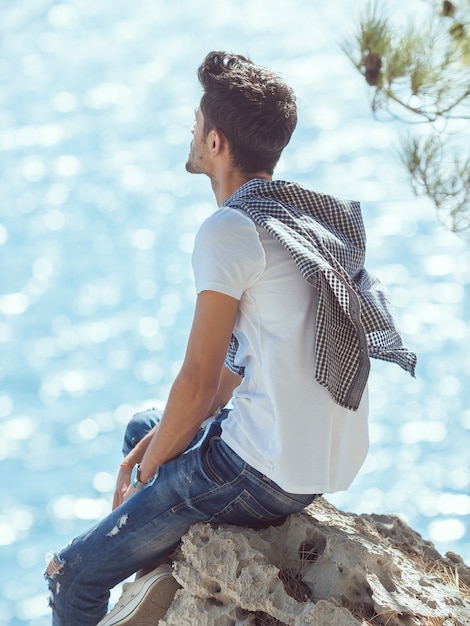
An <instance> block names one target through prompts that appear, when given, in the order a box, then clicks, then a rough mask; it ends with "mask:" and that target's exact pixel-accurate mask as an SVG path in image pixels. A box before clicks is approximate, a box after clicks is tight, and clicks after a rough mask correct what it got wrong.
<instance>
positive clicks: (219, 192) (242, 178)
mask: <svg viewBox="0 0 470 626" xmlns="http://www.w3.org/2000/svg"><path fill="white" fill-rule="evenodd" d="M255 178H261V179H262V180H266V181H271V180H272V176H271V175H270V174H267V173H266V172H256V173H253V174H246V173H241V172H238V171H234V170H232V171H230V172H227V171H225V172H223V174H222V175H221V176H219V177H217V176H214V177H212V178H211V185H212V191H213V192H214V195H215V199H216V200H217V206H222V204H223V203H224V202H225V200H227V198H230V196H231V195H232V194H234V193H235V192H236V191H237V189H240V187H242V185H245V184H246V183H248V182H249V181H250V180H253V179H255Z"/></svg>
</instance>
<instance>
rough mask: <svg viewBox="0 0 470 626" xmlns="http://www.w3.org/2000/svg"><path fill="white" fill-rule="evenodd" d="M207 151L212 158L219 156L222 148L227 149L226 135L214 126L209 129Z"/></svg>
mask: <svg viewBox="0 0 470 626" xmlns="http://www.w3.org/2000/svg"><path fill="white" fill-rule="evenodd" d="M208 139H209V151H210V155H211V157H212V158H214V157H216V156H219V155H220V154H221V153H222V152H223V151H224V150H226V149H228V141H227V137H226V136H225V135H224V133H223V132H222V131H220V130H217V129H216V128H214V129H212V130H210V131H209V134H208Z"/></svg>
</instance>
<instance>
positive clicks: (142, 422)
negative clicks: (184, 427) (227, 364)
mask: <svg viewBox="0 0 470 626" xmlns="http://www.w3.org/2000/svg"><path fill="white" fill-rule="evenodd" d="M226 416H227V410H225V411H222V412H221V413H220V414H219V417H218V418H217V419H216V420H214V421H213V422H211V423H210V424H208V425H207V426H206V427H205V429H204V430H203V429H201V430H200V431H199V433H198V434H197V435H196V437H195V438H194V439H193V441H192V442H191V444H190V445H189V446H188V448H187V449H186V450H185V452H184V453H183V454H181V455H180V456H179V457H177V458H176V459H174V460H173V461H170V462H169V463H166V464H165V465H162V466H161V467H160V469H159V472H158V475H157V478H156V480H155V481H154V482H153V483H152V484H151V485H148V486H146V487H145V488H143V489H141V490H140V491H138V492H137V493H136V494H135V495H134V496H132V498H130V499H129V500H127V501H126V502H124V503H123V504H122V505H121V506H119V507H118V508H117V509H115V510H114V511H113V512H112V513H110V514H109V515H108V516H107V517H105V518H104V519H103V520H102V521H101V522H99V523H98V524H96V525H95V526H94V527H93V528H91V529H90V530H89V531H88V532H86V533H84V534H82V535H81V536H79V537H77V538H76V539H74V540H73V541H72V542H71V543H70V544H69V545H67V546H66V547H65V548H63V549H62V550H61V551H60V552H59V553H57V554H55V556H54V561H55V563H56V564H57V565H58V566H60V567H59V569H58V571H57V572H55V573H54V574H53V575H52V576H50V577H49V576H47V574H46V579H47V580H48V582H49V589H50V591H51V608H52V612H53V620H52V624H53V626H72V624H73V626H96V624H97V623H98V622H99V621H100V620H101V619H102V617H103V616H104V615H105V614H106V611H107V605H108V599H109V590H110V589H111V588H113V587H114V586H115V585H117V584H118V583H119V582H121V581H123V580H125V579H126V578H128V577H129V576H131V575H132V574H133V573H134V572H136V571H138V570H139V569H142V568H145V567H149V566H151V565H152V564H153V563H154V562H155V561H156V560H157V559H159V558H161V557H163V556H166V555H168V554H170V553H171V552H172V551H173V549H174V548H175V547H176V546H177V545H178V542H179V540H180V539H181V537H182V536H183V535H184V534H185V533H186V531H187V530H188V529H189V527H190V526H191V525H192V524H194V523H196V522H201V521H208V522H215V523H226V524H235V525H239V526H250V527H258V528H260V527H265V526H269V525H272V524H276V523H281V522H282V521H283V520H284V519H285V517H286V516H287V515H289V514H290V513H294V512H298V511H301V510H302V509H303V508H304V507H306V506H307V505H308V504H310V503H311V502H312V501H313V500H314V498H315V495H295V494H290V493H286V492H285V491H283V490H282V489H280V488H279V487H278V486H277V485H276V484H275V483H273V482H272V481H271V480H270V479H268V478H267V477H265V476H263V475H262V474H261V473H260V472H258V471H257V470H255V469H254V468H252V467H251V466H249V465H248V464H247V463H245V462H244V461H243V460H242V459H241V458H240V457H239V456H238V455H237V454H235V452H233V451H232V450H231V448H229V446H227V445H226V444H225V443H224V442H223V441H222V440H221V438H220V434H221V430H222V426H221V422H222V420H223V419H224V418H225V417H226ZM158 420H159V412H158V411H154V410H150V411H144V412H143V413H140V414H137V415H135V416H134V417H133V419H132V420H131V421H130V423H129V425H128V427H127V430H126V435H125V439H124V448H123V452H124V454H126V453H127V452H129V450H130V449H131V448H132V447H133V446H134V445H135V444H136V443H137V441H139V440H140V439H141V438H142V437H143V436H144V435H145V434H146V433H147V432H148V431H149V430H150V429H151V428H152V427H153V426H154V425H155V423H157V422H158Z"/></svg>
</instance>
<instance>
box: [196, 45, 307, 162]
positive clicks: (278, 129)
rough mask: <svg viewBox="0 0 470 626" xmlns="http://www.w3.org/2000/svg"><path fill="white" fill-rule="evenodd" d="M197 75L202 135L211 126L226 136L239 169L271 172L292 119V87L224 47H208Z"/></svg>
mask: <svg viewBox="0 0 470 626" xmlns="http://www.w3.org/2000/svg"><path fill="white" fill-rule="evenodd" d="M198 77H199V81H200V83H201V85H202V87H203V90H204V92H203V95H202V98H201V103H200V110H201V112H202V114H203V117H204V129H203V134H204V135H205V136H207V134H208V133H209V132H210V131H211V130H213V129H216V130H218V131H220V132H222V133H223V134H224V135H225V137H226V138H227V140H228V143H229V146H230V157H231V161H232V165H233V166H234V167H235V168H236V169H238V170H239V171H240V172H243V173H250V172H267V173H268V174H272V173H273V170H274V166H275V165H276V163H277V162H278V160H279V157H280V156H281V152H282V150H283V149H284V148H285V147H286V145H287V144H288V143H289V140H290V138H291V136H292V133H293V131H294V129H295V126H296V123H297V109H296V104H295V95H294V92H293V91H292V89H291V88H290V87H288V86H287V85H286V84H285V83H284V81H283V80H282V79H281V78H280V77H279V76H277V75H276V74H274V73H273V72H271V71H270V70H268V69H266V68H265V67H261V66H259V65H255V64H254V63H253V62H252V61H251V60H250V59H248V58H246V57H244V56H241V55H238V54H230V53H227V52H210V53H209V54H208V55H207V56H206V58H205V59H204V61H203V63H202V64H201V66H200V67H199V70H198Z"/></svg>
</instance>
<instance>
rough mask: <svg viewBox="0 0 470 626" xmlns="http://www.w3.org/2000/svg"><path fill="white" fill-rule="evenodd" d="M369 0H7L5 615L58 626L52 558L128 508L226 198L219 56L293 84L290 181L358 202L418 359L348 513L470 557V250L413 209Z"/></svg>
mask: <svg viewBox="0 0 470 626" xmlns="http://www.w3.org/2000/svg"><path fill="white" fill-rule="evenodd" d="M364 4H365V3H364V2H358V3H352V2H347V1H346V0H335V1H333V2H327V3H320V2H310V1H309V0H292V1H291V0H289V1H287V0H266V1H264V0H250V1H249V2H248V1H247V0H239V1H235V0H226V1H225V2H216V1H215V0H201V1H200V2H195V1H192V0H182V1H179V2H170V0H135V1H133V2H126V1H125V0H100V1H99V2H97V1H96V0H74V2H67V1H64V2H54V1H52V0H25V1H22V2H16V1H15V2H13V1H10V0H1V2H0V8H1V14H2V19H1V22H0V47H1V58H0V72H1V77H2V87H1V90H0V154H1V162H0V166H1V179H0V354H1V359H0V429H1V434H0V461H1V465H0V467H1V481H0V482H1V486H0V489H1V510H0V550H1V574H0V624H10V625H12V626H20V625H22V626H23V625H26V624H34V625H37V626H43V625H46V624H48V623H50V616H49V610H48V608H47V592H46V585H45V582H44V580H43V579H42V573H43V569H44V567H45V554H46V553H47V552H48V551H50V550H54V549H58V548H60V547H61V546H62V545H63V544H65V543H66V542H68V541H69V540H70V539H71V538H72V537H73V536H75V535H76V534H78V533H80V532H81V531H84V530H85V529H87V528H88V527H89V526H90V525H91V524H92V523H93V522H95V521H96V520H98V519H99V518H100V517H102V516H103V515H105V514H106V513H107V511H109V509H110V506H111V499H112V492H113V485H114V479H115V476H116V472H117V468H118V464H119V461H120V446H121V438H122V433H123V429H124V426H125V424H126V422H127V420H128V419H129V418H130V416H131V415H132V414H133V412H135V411H136V410H138V409H142V408H145V407H149V406H155V405H163V404H164V402H165V398H166V396H167V393H168V389H169V386H170V385H171V382H172V380H173V377H174V376H175V373H176V372H177V370H178V367H179V364H180V363H181V359H182V356H183V352H184V348H185V342H186V338H187V335H188V329H189V325H190V322H191V317H192V311H193V305H194V300H195V296H194V285H193V278H192V274H191V265H190V255H191V249H192V243H193V238H194V234H195V231H196V230H197V228H198V226H199V224H200V223H201V221H202V220H203V219H204V218H205V217H206V216H207V215H209V214H210V213H211V211H213V210H214V208H215V202H214V198H213V196H212V194H211V190H210V185H209V182H208V180H207V179H205V178H204V177H197V176H190V175H189V174H187V173H186V172H185V169H184V163H185V161H186V157H187V153H188V146H189V141H190V139H191V136H190V128H191V125H192V122H193V111H194V107H195V106H196V105H197V103H198V100H199V97H200V88H199V85H198V83H197V79H196V75H195V70H196V68H197V65H198V64H199V62H200V61H201V60H202V58H203V57H204V55H205V54H206V53H207V52H208V51H209V50H213V49H221V50H232V51H235V52H240V53H243V54H248V55H250V56H252V58H253V59H254V60H255V61H256V62H258V63H261V64H264V65H267V66H269V67H272V68H273V69H275V70H276V71H278V72H280V73H281V74H282V75H283V76H284V77H285V79H286V81H287V82H288V83H290V84H291V85H292V86H293V87H294V89H295V90H296V93H297V95H298V104H299V124H298V128H297V130H296V133H295V135H294V138H293V139H292V141H291V144H290V145H289V147H288V148H287V149H286V151H285V154H284V156H283V157H282V160H281V162H280V164H279V167H278V169H277V171H276V177H277V178H284V179H289V180H296V181H298V182H300V183H302V184H305V185H307V186H310V187H313V188H315V189H317V190H319V191H324V192H327V193H331V194H335V195H339V196H342V197H347V198H351V199H358V200H360V201H361V202H362V206H363V211H364V220H365V224H366V228H367V233H368V256H367V266H368V268H369V270H370V271H372V272H374V273H375V274H377V275H378V276H379V277H380V278H381V279H382V280H383V281H384V282H385V283H386V284H387V285H388V286H389V287H390V290H391V292H392V296H393V300H394V302H395V305H396V308H397V311H398V315H399V320H400V325H401V327H402V330H403V334H404V337H405V341H406V343H407V344H408V345H409V347H410V348H411V349H413V350H414V351H416V352H417V354H418V358H419V364H418V369H417V378H416V379H412V378H411V377H410V376H408V375H407V374H405V373H404V372H403V371H401V370H400V369H399V368H398V367H397V366H395V365H391V364H387V363H382V362H378V361H374V362H373V363H372V374H371V380H370V401H371V447H370V453H369V456H368V459H367V461H366V463H365V465H364V467H363V469H362V470H361V472H360V474H359V476H358V477H357V479H356V480H355V482H354V484H353V485H352V487H351V488H350V490H349V491H348V492H347V493H341V494H335V495H333V496H331V497H330V499H331V501H332V502H334V503H335V504H336V505H337V506H341V507H342V508H344V509H345V510H349V511H354V512H358V513H360V512H376V513H393V514H398V515H400V516H402V517H403V519H405V520H406V521H407V522H409V523H410V524H411V525H412V526H413V527H414V528H415V529H416V530H417V531H419V532H420V533H421V534H422V535H423V536H424V537H425V538H426V539H430V540H432V541H433V542H435V544H436V546H437V547H438V549H439V550H440V551H442V552H445V551H447V550H452V551H455V552H457V553H459V554H461V555H462V556H464V557H465V558H466V559H467V560H468V559H470V522H469V514H470V497H469V485H470V466H469V449H470V448H469V445H468V439H469V437H468V435H469V429H470V411H469V405H470V403H469V399H470V392H469V385H468V377H469V370H470V359H469V356H468V345H469V332H468V317H469V308H470V307H469V305H470V292H469V282H470V265H469V261H470V253H469V247H468V242H467V241H466V240H465V238H464V237H459V236H456V235H455V234H452V233H451V232H449V230H447V229H446V228H444V227H443V226H442V224H441V223H440V222H439V221H438V220H437V218H436V215H435V212H434V209H433V207H432V206H431V204H430V203H429V201H427V200H425V199H417V198H415V197H414V196H413V195H412V193H411V191H410V189H409V186H408V182H407V179H406V175H405V173H404V171H403V170H402V168H401V166H400V164H399V163H398V162H397V161H396V159H395V158H394V156H393V151H394V148H395V146H396V143H397V138H398V134H399V127H398V125H397V124H391V123H388V124H385V123H383V122H380V121H377V120H376V119H374V117H373V116H372V114H371V112H370V109H369V106H368V102H369V97H370V93H369V92H368V91H367V88H366V85H365V83H364V81H363V79H362V78H361V76H360V75H359V74H358V73H357V72H356V71H355V70H354V68H353V67H352V65H351V64H350V62H349V60H348V59H347V58H346V57H345V55H344V53H343V52H342V50H341V46H340V44H341V42H342V41H343V40H344V37H346V36H347V33H348V32H350V31H349V30H348V29H350V28H351V23H352V22H353V21H354V19H355V18H356V17H357V13H358V10H359V9H360V8H361V7H363V6H364ZM395 4H397V3H395ZM398 4H399V5H400V6H401V10H402V12H404V11H405V8H406V10H408V11H409V12H410V11H411V15H413V11H414V12H415V13H416V12H418V11H419V10H421V8H422V6H421V5H422V4H423V3H420V2H418V1H415V2H406V3H405V2H400V3H398Z"/></svg>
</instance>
